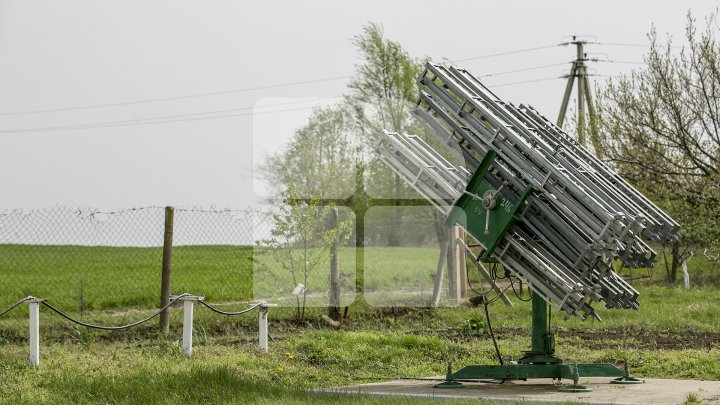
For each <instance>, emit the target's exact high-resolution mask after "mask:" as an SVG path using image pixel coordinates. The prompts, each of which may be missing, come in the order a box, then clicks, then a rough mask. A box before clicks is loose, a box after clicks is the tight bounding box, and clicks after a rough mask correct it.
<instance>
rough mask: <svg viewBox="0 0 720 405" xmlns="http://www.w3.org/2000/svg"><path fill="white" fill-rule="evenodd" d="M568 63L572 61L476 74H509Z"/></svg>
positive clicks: (491, 75)
mask: <svg viewBox="0 0 720 405" xmlns="http://www.w3.org/2000/svg"><path fill="white" fill-rule="evenodd" d="M569 63H572V62H562V63H551V64H549V65H538V66H530V67H526V68H522V69H515V70H506V71H503V72H495V73H488V74H486V75H481V76H478V77H493V76H502V75H507V74H511V73H519V72H527V71H530V70H538V69H546V68H549V67H556V66H565V65H567V64H569Z"/></svg>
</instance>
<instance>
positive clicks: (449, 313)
mask: <svg viewBox="0 0 720 405" xmlns="http://www.w3.org/2000/svg"><path fill="white" fill-rule="evenodd" d="M23 249H28V250H23ZM31 249H36V250H31ZM37 249H38V248H37V247H35V248H31V247H17V246H15V247H10V246H7V245H5V246H0V272H1V273H2V274H3V276H4V278H3V281H4V282H3V283H2V284H0V303H2V304H4V303H5V302H7V303H8V304H9V303H11V302H12V301H14V300H15V299H16V298H19V297H22V296H25V295H27V294H30V293H32V294H33V295H37V296H43V295H45V296H46V297H50V298H51V299H52V302H53V303H54V304H56V305H57V306H59V307H61V308H63V309H70V310H71V311H72V312H73V315H74V316H77V317H81V318H82V319H83V320H85V321H87V322H91V323H97V324H103V325H119V324H124V323H129V322H131V321H134V320H136V319H140V318H142V317H144V316H146V315H148V314H150V313H152V309H149V308H152V307H154V306H155V305H156V301H157V295H158V294H159V292H158V290H157V289H158V281H157V280H158V277H159V275H158V274H159V271H158V270H157V269H159V262H158V254H159V252H158V250H157V249H154V248H80V247H45V248H42V249H39V250H37ZM33 252H35V253H33ZM175 252H176V253H175V256H174V270H173V271H174V272H173V286H174V288H173V290H174V291H176V292H177V291H190V292H193V293H200V294H205V295H206V296H208V300H209V301H212V302H217V301H224V300H229V301H232V300H234V299H238V298H240V299H242V298H247V297H249V296H250V295H251V294H252V292H253V288H254V287H257V285H255V286H253V283H252V282H253V280H255V284H257V282H258V279H259V278H260V277H262V275H261V274H259V273H258V272H257V271H256V272H254V273H253V272H252V266H251V265H252V263H253V260H255V264H257V260H259V259H258V258H257V257H253V253H252V250H251V249H249V248H241V247H223V246H219V247H212V248H210V249H208V248H205V247H203V248H198V247H179V248H176V251H175ZM29 254H34V255H37V256H34V257H35V260H36V261H39V260H37V257H40V258H42V260H41V261H39V263H36V264H35V265H33V266H29V265H26V266H23V267H22V269H18V268H16V267H13V266H14V264H13V263H19V262H21V260H20V259H19V258H18V257H23V255H25V257H26V259H23V260H26V262H27V261H28V260H27V255H29ZM13 255H14V256H13ZM175 259H177V260H175ZM436 259H437V257H436V252H435V251H434V249H429V248H428V249H422V248H415V249H413V248H399V249H391V248H367V249H366V250H365V264H366V267H365V271H366V275H365V278H366V281H367V283H366V288H367V290H368V301H369V303H370V304H371V305H370V306H368V305H358V304H356V305H351V306H350V307H349V318H348V319H347V320H346V322H345V323H344V324H343V326H342V328H341V329H340V330H337V329H334V328H331V327H329V326H327V325H325V324H324V323H323V322H322V321H321V320H320V319H321V315H323V314H324V313H325V311H326V310H325V309H324V308H310V309H309V310H308V320H309V321H308V323H306V324H303V325H298V324H296V323H294V322H292V321H291V319H292V316H293V308H287V307H285V308H283V307H281V308H275V309H272V310H271V312H270V319H271V325H270V331H271V334H272V336H273V338H274V339H275V341H274V342H272V343H271V353H269V354H265V353H261V352H259V351H258V350H257V349H256V348H255V341H256V339H257V337H256V333H257V331H256V330H257V319H256V314H255V313H251V314H249V315H246V316H240V317H223V316H220V315H217V314H214V313H212V312H209V311H207V310H205V309H204V308H201V307H198V309H196V311H195V333H196V336H195V344H196V346H195V350H194V355H193V358H192V359H187V358H186V357H185V356H183V355H182V353H181V350H180V344H179V341H178V340H179V338H180V335H181V325H182V318H181V310H180V309H179V308H177V309H173V311H172V314H171V333H170V334H169V335H168V336H167V337H166V336H162V335H159V334H158V333H157V323H156V321H151V322H148V323H146V324H143V325H141V326H139V327H137V328H134V329H132V330H129V331H118V332H105V331H96V330H88V329H86V328H83V327H75V326H74V325H72V324H70V323H69V322H67V321H65V320H63V319H61V318H59V317H58V316H56V315H54V314H51V313H50V312H49V311H47V310H46V309H43V310H42V314H41V333H42V349H41V350H42V351H41V353H42V364H41V367H40V369H37V370H35V369H32V368H30V367H29V366H28V365H27V360H26V358H27V333H28V332H27V330H28V321H27V310H26V308H25V307H24V306H21V307H20V308H18V310H16V311H13V313H12V314H8V315H6V316H3V317H0V359H2V361H0V386H1V387H2V390H0V403H178V402H180V403H186V402H191V403H195V402H202V403H227V402H230V403H257V404H267V403H290V404H293V403H310V404H314V403H337V402H339V401H341V400H342V401H343V402H349V403H357V404H375V403H381V402H382V403H388V402H390V403H408V404H410V403H412V404H425V403H436V402H432V401H419V400H404V399H392V400H388V399H384V398H383V399H380V398H373V397H365V396H353V397H336V396H332V395H325V394H313V393H308V392H307V391H306V389H307V388H315V387H321V386H338V385H348V384H355V383H361V382H371V381H377V380H389V379H395V378H399V377H421V376H422V377H426V376H431V375H441V374H443V373H444V371H445V368H446V366H447V363H448V362H452V363H453V365H454V367H456V368H457V367H462V366H464V365H468V364H494V363H496V361H497V360H496V358H495V352H494V348H493V346H492V342H491V340H490V339H489V338H488V334H487V332H486V331H483V330H472V329H471V328H467V325H468V324H469V322H472V320H473V319H476V318H478V316H479V318H480V319H481V320H482V321H483V322H484V317H483V314H482V313H481V311H480V310H479V309H478V308H469V307H458V308H441V309H436V310H433V309H429V308H403V307H401V306H393V307H389V308H383V307H379V305H378V304H382V303H383V301H382V300H383V299H385V298H387V296H382V295H376V296H373V295H372V294H373V293H376V292H381V293H382V292H383V291H398V290H402V289H411V290H416V291H417V290H420V291H426V290H427V288H428V287H429V286H431V281H432V279H431V278H430V277H431V275H432V273H433V272H434V269H435V264H436V262H435V260H436ZM354 260H355V257H354V254H353V251H352V250H349V249H345V250H343V251H342V253H341V267H342V268H343V269H347V268H350V269H352V268H353V266H354ZM693 260H695V259H693ZM88 262H91V263H93V266H89V265H88V264H87V263H88ZM691 263H696V264H698V265H703V266H708V267H703V268H702V269H701V270H699V271H702V272H703V274H705V275H706V279H710V278H711V277H709V276H707V275H708V274H711V273H712V272H713V271H714V270H712V269H711V268H710V267H709V266H711V263H703V262H702V261H700V260H698V261H695V262H691ZM266 265H267V262H266ZM48 267H51V268H52V271H50V272H49V271H46V270H45V269H46V268H48ZM78 268H82V269H83V270H82V271H81V272H80V273H81V274H82V277H80V276H79V275H77V274H76V273H78V272H77V270H76V269H78ZM228 269H231V270H228ZM256 270H257V269H256ZM228 271H230V272H229V273H228ZM691 271H696V270H695V269H693V268H692V266H691ZM228 274H229V276H228ZM694 274H695V273H693V276H691V277H694ZM346 275H347V280H346V284H345V288H346V289H347V288H351V287H352V285H353V282H354V279H353V278H351V277H350V275H351V274H349V275H348V274H346ZM251 276H253V277H251ZM286 276H287V275H285V277H286ZM325 276H326V273H323V272H318V273H317V274H316V275H315V276H314V277H315V279H313V280H312V281H313V283H315V285H317V286H318V287H316V288H318V289H320V288H322V286H323V284H322V283H323V282H325V281H324V280H326V279H325ZM78 279H82V280H85V281H84V282H83V284H82V285H83V288H82V291H79V286H78V283H77V280H78ZM136 280H139V281H141V282H139V283H138V282H137V281H136ZM645 280H646V279H643V280H639V282H638V283H636V284H637V286H638V288H639V290H640V292H641V308H640V310H638V311H629V310H605V309H602V308H600V309H599V313H600V315H601V316H602V317H603V319H604V322H594V321H585V322H582V321H579V320H576V319H569V320H562V319H554V326H555V328H556V330H557V332H558V336H557V350H558V353H557V354H558V356H559V357H561V358H563V359H565V360H566V361H570V362H614V363H616V364H618V362H619V361H621V360H622V359H623V358H628V359H629V360H630V365H631V371H632V373H633V374H634V375H635V376H637V377H662V378H694V379H705V380H720V338H719V336H720V334H719V333H718V332H719V331H720V317H718V316H717V313H718V309H720V289H717V288H713V284H708V283H706V284H702V283H699V284H700V285H699V286H696V287H695V286H694V287H693V288H691V289H689V290H685V289H683V288H676V287H666V286H663V285H658V284H656V283H648V282H646V281H645ZM285 281H287V279H285ZM28 286H33V287H32V288H29V287H28ZM24 289H25V290H24ZM236 294H237V295H236ZM80 297H82V299H83V300H84V308H83V311H81V312H80V311H73V310H74V309H76V308H78V303H79V298H80ZM373 297H375V298H373ZM373 299H376V300H375V301H373ZM323 300H324V298H323V297H319V298H318V301H323ZM513 301H514V302H515V306H514V307H512V308H510V307H506V306H504V305H501V304H500V303H499V302H498V303H496V304H494V305H493V306H492V307H491V317H492V318H491V320H492V323H493V327H494V328H495V330H496V332H498V338H499V345H500V350H501V352H502V354H503V356H504V357H505V358H518V357H520V356H521V355H522V352H523V351H524V350H526V349H527V347H528V345H529V341H528V340H529V338H528V336H529V326H530V306H529V304H527V303H522V302H519V301H518V300H517V299H515V298H514V297H513ZM372 304H375V306H373V305H372ZM241 307H242V305H240V304H237V303H229V304H228V305H224V306H223V308H224V309H228V310H236V309H239V308H241ZM483 322H480V323H479V324H482V323H483ZM693 339H696V340H698V339H699V340H702V339H706V340H708V339H709V340H708V341H704V343H702V342H701V343H702V344H699V343H698V342H697V341H693ZM673 342H675V343H677V344H675V343H673ZM671 343H672V344H671ZM460 403H462V402H460ZM468 403H469V402H468ZM472 403H481V404H484V403H486V402H478V401H477V400H473V401H472Z"/></svg>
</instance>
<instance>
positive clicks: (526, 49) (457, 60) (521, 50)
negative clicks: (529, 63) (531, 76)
mask: <svg viewBox="0 0 720 405" xmlns="http://www.w3.org/2000/svg"><path fill="white" fill-rule="evenodd" d="M556 46H559V45H558V44H555V45H545V46H538V47H535V48H525V49H517V50H515V51H508V52H500V53H491V54H488V55H482V56H473V57H470V58H462V59H455V60H451V61H450V62H466V61H469V60H478V59H487V58H494V57H496V56H505V55H514V54H516V53H524V52H532V51H539V50H541V49H548V48H555V47H556Z"/></svg>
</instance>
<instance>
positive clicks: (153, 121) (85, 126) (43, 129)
mask: <svg viewBox="0 0 720 405" xmlns="http://www.w3.org/2000/svg"><path fill="white" fill-rule="evenodd" d="M313 108H314V107H301V108H288V109H285V110H276V111H260V112H255V113H244V114H224V115H213V116H210V117H194V118H178V119H148V120H143V121H139V120H138V121H135V122H127V123H103V122H97V123H92V124H82V125H65V126H49V127H37V128H18V129H5V130H0V134H8V133H26V132H46V131H66V130H81V129H97V128H112V127H127V126H135V125H153V124H167V123H172V122H187V121H203V120H210V119H218V118H235V117H247V116H251V115H260V114H274V113H282V112H289V111H302V110H310V109H313Z"/></svg>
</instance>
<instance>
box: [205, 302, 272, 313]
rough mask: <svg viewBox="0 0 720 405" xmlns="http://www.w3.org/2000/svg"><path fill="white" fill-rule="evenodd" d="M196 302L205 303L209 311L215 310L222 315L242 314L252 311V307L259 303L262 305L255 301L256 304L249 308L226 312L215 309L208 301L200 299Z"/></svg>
mask: <svg viewBox="0 0 720 405" xmlns="http://www.w3.org/2000/svg"><path fill="white" fill-rule="evenodd" d="M198 302H200V303H201V304H203V305H205V306H206V307H207V308H208V309H210V310H211V311H213V312H217V313H218V314H222V315H242V314H244V313H246V312H250V311H252V310H253V309H255V308H257V307H259V306H260V305H262V302H260V303H257V304H255V305H253V306H251V307H250V308H248V309H244V310H242V311H237V312H228V311H223V310H220V309H217V308H215V307H213V306H212V305H210V304H208V303H207V302H205V301H202V300H201V301H198Z"/></svg>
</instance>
